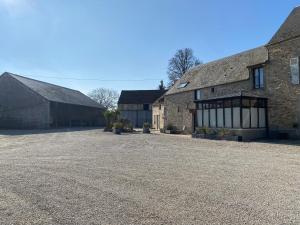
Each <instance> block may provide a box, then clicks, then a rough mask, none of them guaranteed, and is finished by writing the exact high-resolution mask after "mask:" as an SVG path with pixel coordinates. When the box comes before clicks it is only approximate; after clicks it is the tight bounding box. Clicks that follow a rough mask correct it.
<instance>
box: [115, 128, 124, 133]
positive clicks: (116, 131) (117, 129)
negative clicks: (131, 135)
mask: <svg viewBox="0 0 300 225" xmlns="http://www.w3.org/2000/svg"><path fill="white" fill-rule="evenodd" d="M113 133H114V134H121V133H122V129H120V128H114V129H113Z"/></svg>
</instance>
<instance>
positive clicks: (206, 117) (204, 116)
mask: <svg viewBox="0 0 300 225" xmlns="http://www.w3.org/2000/svg"><path fill="white" fill-rule="evenodd" d="M208 111H209V110H208V109H205V110H204V115H203V125H204V127H208V125H209V121H208V118H209V117H208Z"/></svg>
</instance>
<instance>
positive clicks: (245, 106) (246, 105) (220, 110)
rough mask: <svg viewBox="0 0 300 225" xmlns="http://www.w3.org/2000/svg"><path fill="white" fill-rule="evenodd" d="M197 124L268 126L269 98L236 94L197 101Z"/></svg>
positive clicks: (241, 127) (237, 127) (225, 126)
mask: <svg viewBox="0 0 300 225" xmlns="http://www.w3.org/2000/svg"><path fill="white" fill-rule="evenodd" d="M195 103H196V106H197V113H196V121H195V122H196V126H197V127H209V128H231V129H252V128H253V129H257V128H267V127H268V123H267V99H266V98H257V97H249V96H236V97H228V98H220V99H215V100H202V101H201V100H200V101H195Z"/></svg>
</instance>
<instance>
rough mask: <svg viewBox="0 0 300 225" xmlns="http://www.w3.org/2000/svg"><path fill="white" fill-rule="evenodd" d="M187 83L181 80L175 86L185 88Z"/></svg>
mask: <svg viewBox="0 0 300 225" xmlns="http://www.w3.org/2000/svg"><path fill="white" fill-rule="evenodd" d="M188 84H189V83H188V82H183V83H180V84H178V86H177V88H185V87H186V86H187V85H188Z"/></svg>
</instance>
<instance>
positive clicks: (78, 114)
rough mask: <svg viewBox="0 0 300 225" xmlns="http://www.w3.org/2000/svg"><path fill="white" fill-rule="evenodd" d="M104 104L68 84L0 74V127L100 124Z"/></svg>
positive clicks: (21, 127)
mask: <svg viewBox="0 0 300 225" xmlns="http://www.w3.org/2000/svg"><path fill="white" fill-rule="evenodd" d="M103 111H104V108H103V107H102V106H101V105H99V104H98V103H96V102H95V101H93V100H92V99H90V98H89V97H87V96H86V95H84V94H83V93H81V92H79V91H76V90H72V89H69V88H65V87H61V86H57V85H54V84H49V83H45V82H42V81H38V80H34V79H30V78H26V77H23V76H19V75H16V74H12V73H8V72H5V73H4V74H2V75H1V76H0V128H2V129H37V128H38V129H46V128H55V127H71V126H103V125H104V124H105V120H104V116H103Z"/></svg>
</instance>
